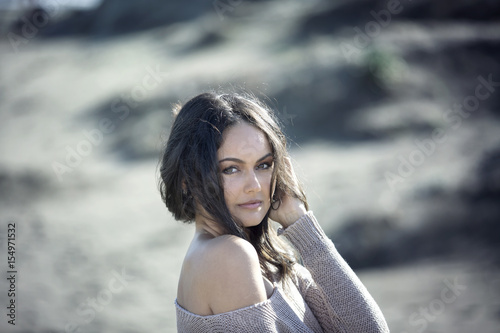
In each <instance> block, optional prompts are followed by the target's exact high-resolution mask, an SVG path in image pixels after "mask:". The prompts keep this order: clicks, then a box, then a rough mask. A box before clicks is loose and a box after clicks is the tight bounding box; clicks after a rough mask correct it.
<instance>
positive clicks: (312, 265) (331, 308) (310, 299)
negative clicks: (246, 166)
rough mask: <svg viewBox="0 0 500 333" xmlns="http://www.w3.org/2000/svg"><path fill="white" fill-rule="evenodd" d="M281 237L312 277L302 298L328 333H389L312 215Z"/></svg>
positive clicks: (308, 214) (286, 230) (291, 226)
mask: <svg viewBox="0 0 500 333" xmlns="http://www.w3.org/2000/svg"><path fill="white" fill-rule="evenodd" d="M282 234H283V236H285V237H286V238H287V239H288V240H289V241H290V242H291V243H292V244H293V245H294V247H295V248H296V249H297V250H298V252H299V253H300V255H301V257H302V259H303V262H304V266H305V267H306V268H307V270H308V271H309V272H310V276H312V279H309V281H308V282H307V283H306V284H307V286H306V288H305V290H304V291H303V292H304V295H303V296H304V298H305V300H306V302H307V303H308V305H309V307H310V308H311V310H312V311H313V312H314V314H315V316H316V319H318V321H319V322H320V324H321V326H322V327H323V330H324V331H325V332H363V333H366V332H389V328H388V327H387V323H386V322H385V319H384V316H383V314H382V312H381V311H380V309H379V307H378V305H377V304H376V303H375V301H374V300H373V298H372V297H371V295H370V294H369V293H368V291H367V290H366V288H365V286H364V285H363V284H362V283H361V281H360V280H359V278H358V277H357V276H356V274H355V273H354V272H353V271H352V269H351V268H350V267H349V265H348V264H347V263H346V262H345V261H344V259H343V258H342V257H341V256H340V254H339V253H338V252H337V250H336V248H335V246H334V244H333V243H332V241H331V240H330V239H329V238H328V237H327V236H326V235H325V233H324V232H323V230H322V229H321V226H320V225H319V223H318V222H317V221H316V218H315V217H314V215H313V214H312V212H311V211H310V212H307V213H306V214H305V215H303V216H302V217H301V218H300V219H298V220H297V221H296V222H295V223H292V224H291V225H290V226H289V227H287V228H286V229H285V230H284V232H283V233H282Z"/></svg>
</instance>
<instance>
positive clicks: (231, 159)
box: [219, 153, 273, 164]
mask: <svg viewBox="0 0 500 333" xmlns="http://www.w3.org/2000/svg"><path fill="white" fill-rule="evenodd" d="M269 156H273V154H272V153H268V154H266V155H264V156H262V157H261V158H259V159H258V160H257V162H260V161H262V160H265V159H266V158H268V157H269ZM224 161H233V162H237V163H241V164H245V161H242V160H240V159H239V158H234V157H227V158H224V159H222V160H220V161H219V163H222V162H224Z"/></svg>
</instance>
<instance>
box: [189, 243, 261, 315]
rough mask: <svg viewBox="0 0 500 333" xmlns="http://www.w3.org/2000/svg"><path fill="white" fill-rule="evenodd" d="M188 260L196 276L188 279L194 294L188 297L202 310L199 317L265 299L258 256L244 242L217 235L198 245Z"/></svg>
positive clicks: (250, 245)
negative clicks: (192, 265)
mask: <svg viewBox="0 0 500 333" xmlns="http://www.w3.org/2000/svg"><path fill="white" fill-rule="evenodd" d="M189 257H190V258H189V259H188V258H186V259H187V260H190V261H191V262H193V261H194V262H196V264H195V266H196V267H193V269H191V270H190V271H191V273H193V274H194V275H195V276H196V277H197V278H195V279H192V278H191V279H190V281H191V282H190V284H191V286H190V288H189V289H190V290H191V291H192V292H194V293H195V294H197V295H192V297H191V298H192V299H193V298H194V299H196V300H197V302H198V304H197V307H199V308H201V309H204V311H201V312H204V313H203V314H217V313H223V312H228V311H232V310H236V309H240V308H243V307H246V306H250V305H252V304H256V303H259V302H262V301H265V300H266V299H267V294H266V288H265V285H264V281H263V278H262V273H261V270H260V264H259V257H258V255H257V251H256V250H255V249H254V247H253V246H252V244H250V243H249V242H248V241H246V240H244V239H241V238H239V237H236V236H231V235H224V236H219V237H216V238H213V239H210V240H207V241H204V242H202V244H200V245H199V246H198V248H197V249H196V250H194V251H193V252H192V253H191V254H190V255H189ZM199 312H200V311H199ZM195 313H196V312H195ZM199 314H200V313H199Z"/></svg>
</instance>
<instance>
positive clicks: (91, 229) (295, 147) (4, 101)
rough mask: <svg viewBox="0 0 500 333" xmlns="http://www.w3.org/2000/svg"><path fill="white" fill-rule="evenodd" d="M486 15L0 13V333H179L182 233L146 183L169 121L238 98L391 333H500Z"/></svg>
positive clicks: (440, 10) (75, 5)
mask: <svg viewBox="0 0 500 333" xmlns="http://www.w3.org/2000/svg"><path fill="white" fill-rule="evenodd" d="M499 18H500V3H498V2H497V1H489V0H476V1H472V0H460V1H445V0H434V1H431V0H419V1H411V0H401V1H397V0H390V1H368V0H351V1H347V0H345V1H326V0H313V1H300V0H286V1H285V0H282V1H278V0H262V1H250V0H215V1H189V2H185V1H180V0H172V1H157V0H142V1H138V0H136V1H132V0H128V1H124V0H122V1H118V0H102V1H99V0H86V1H83V0H80V1H79V0H45V1H43V0H39V1H36V0H33V1H19V0H16V1H6V0H3V1H0V22H1V23H0V33H1V34H0V35H1V42H0V102H1V103H0V248H1V252H0V253H1V254H0V258H1V259H0V267H1V268H0V270H1V271H2V272H3V274H2V279H1V280H0V304H1V308H2V309H4V310H2V315H1V316H0V331H1V332H24V333H28V332H37V333H48V332H110V333H114V332H121V333H126V332H175V310H174V305H173V302H174V299H175V295H176V287H177V278H178V274H179V271H180V265H181V263H182V259H183V256H184V253H185V250H186V249H187V246H188V244H189V241H190V239H191V237H192V234H193V227H192V226H190V225H183V224H181V223H180V222H176V221H174V219H173V218H172V217H171V215H170V214H169V213H168V211H167V210H166V208H165V207H164V206H163V203H162V202H161V199H160V195H159V193H158V190H157V187H156V184H157V165H158V160H159V156H160V153H161V148H162V145H163V142H164V140H165V139H166V137H167V136H168V133H169V129H170V125H171V123H172V116H171V111H170V110H171V105H172V104H173V103H176V102H178V101H181V102H185V101H186V100H188V99H189V98H190V97H192V96H194V95H195V94H198V93H200V92H203V91H206V90H208V89H245V90H250V91H252V92H254V93H255V94H256V95H257V96H259V97H260V98H262V99H264V100H265V101H266V102H267V103H268V104H270V105H271V106H272V107H273V108H274V109H275V110H276V112H277V114H278V116H279V118H280V120H281V122H282V123H283V125H284V127H285V130H286V133H287V135H288V137H289V138H290V141H291V145H290V150H291V154H292V156H293V158H294V164H295V166H296V170H297V172H298V174H299V175H300V177H301V179H302V180H303V182H304V184H305V186H306V189H307V193H308V197H309V201H310V206H311V208H312V210H313V211H314V212H315V215H316V217H317V218H318V220H319V222H320V223H321V225H322V226H323V228H324V230H325V231H326V232H327V233H328V235H329V236H330V237H331V238H332V239H333V240H334V242H335V244H336V246H337V248H338V250H339V251H340V253H341V254H342V255H343V256H344V258H345V259H346V260H347V261H348V263H349V264H350V265H351V266H352V267H353V268H354V269H355V271H356V272H357V273H358V274H359V276H360V278H361V279H362V281H363V283H365V285H366V286H367V288H368V290H369V291H370V292H371V294H372V295H373V296H374V298H375V299H376V301H377V302H378V304H379V305H380V307H381V309H382V311H383V312H384V314H385V317H386V319H387V322H388V324H389V326H390V328H391V331H392V332H396V333H404V332H406V333H410V332H464V333H465V332H467V333H469V332H482V333H488V332H498V331H499V330H500V270H499V264H500V260H499V259H500V256H499V244H500V243H499V235H500V233H499V231H500V227H499V222H500V200H499V199H500V121H499V115H500V114H499V111H500V63H499V59H500V20H499ZM9 223H15V229H16V230H15V234H16V240H15V246H16V248H15V251H16V253H15V256H16V262H15V269H16V270H17V275H16V281H15V287H16V297H15V301H16V321H15V326H13V325H11V324H9V323H8V320H11V318H9V317H8V316H7V314H8V311H9V310H8V309H6V307H7V306H8V304H9V302H10V299H11V298H12V297H10V296H8V289H9V288H10V282H9V281H8V280H7V278H6V277H8V276H9V274H8V273H7V271H8V270H9V268H8V266H7V256H8V253H7V252H8V250H7V245H8V244H7V238H8V225H9Z"/></svg>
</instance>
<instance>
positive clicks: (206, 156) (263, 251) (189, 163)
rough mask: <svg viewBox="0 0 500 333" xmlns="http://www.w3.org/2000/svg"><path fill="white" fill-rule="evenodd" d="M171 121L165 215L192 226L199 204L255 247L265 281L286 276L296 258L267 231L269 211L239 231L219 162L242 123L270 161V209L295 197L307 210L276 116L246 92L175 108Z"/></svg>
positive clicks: (163, 173) (164, 168) (162, 185)
mask: <svg viewBox="0 0 500 333" xmlns="http://www.w3.org/2000/svg"><path fill="white" fill-rule="evenodd" d="M174 116H175V120H174V123H173V125H172V129H171V132H170V136H169V138H168V140H167V142H166V146H165V149H164V151H163V155H162V158H161V161H160V179H159V190H160V194H161V198H162V200H163V202H164V203H165V205H166V206H167V208H168V210H169V211H170V212H171V213H172V214H173V216H174V217H175V219H176V220H181V221H184V222H187V223H191V222H193V221H194V218H195V215H196V214H197V211H196V205H199V206H200V207H201V208H203V209H204V210H205V211H206V213H207V214H208V215H209V216H210V217H211V219H213V220H214V221H215V222H217V223H218V224H219V225H220V226H221V227H222V228H223V230H224V232H225V233H226V234H231V235H234V236H238V237H241V238H243V239H246V240H247V241H249V242H250V243H251V244H252V245H253V246H254V248H255V249H256V251H257V254H258V256H259V262H260V266H261V269H262V270H263V272H264V274H265V275H266V276H267V277H268V278H270V279H273V278H278V279H281V278H283V277H284V276H287V275H289V274H290V273H291V268H292V265H293V263H294V262H295V261H296V258H295V257H294V256H293V255H292V254H290V253H289V252H287V251H285V250H284V248H286V246H284V244H283V243H282V242H281V240H280V239H279V238H278V237H277V236H276V235H275V232H274V231H273V230H271V229H272V226H271V224H270V222H269V212H268V213H267V214H266V216H265V217H264V219H263V220H262V222H261V223H260V224H258V225H256V226H253V227H243V226H242V224H241V223H239V221H237V220H236V219H235V218H234V217H233V216H232V215H231V214H230V212H229V209H228V207H227V206H226V202H225V198H224V189H223V181H222V175H221V172H220V169H219V163H218V161H217V150H218V149H219V148H220V147H221V145H222V140H223V136H222V134H223V132H224V131H225V130H226V129H228V128H230V127H231V126H233V125H236V124H238V123H239V122H242V121H244V122H247V123H249V124H251V125H252V126H255V127H256V128H257V129H259V130H260V131H262V132H263V133H264V134H265V135H266V137H267V139H268V141H269V144H270V146H271V149H272V154H273V157H274V170H273V175H272V181H271V184H270V186H271V192H270V193H271V195H272V205H271V209H277V208H278V207H279V204H280V203H281V200H282V198H283V196H284V195H285V194H288V195H290V196H293V197H296V198H299V199H300V200H302V201H303V202H304V204H305V206H306V209H308V205H307V200H306V197H305V194H304V191H303V189H302V187H301V185H300V184H296V180H295V178H294V174H293V171H292V170H291V169H290V167H289V165H288V164H287V163H286V162H285V159H286V158H288V157H289V155H288V151H287V140H286V137H285V135H284V134H283V132H282V130H281V129H280V126H279V125H278V124H279V122H278V121H277V119H276V116H275V115H274V113H273V112H272V111H271V109H270V108H269V107H268V106H267V105H265V104H264V103H262V102H261V101H260V100H258V99H257V98H255V97H254V96H253V95H250V94H248V93H245V94H239V93H227V94H218V93H215V92H207V93H203V94H200V95H198V96H195V97H194V98H192V99H191V100H189V101H188V102H186V103H185V104H184V105H182V106H181V107H177V108H175V109H174Z"/></svg>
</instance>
